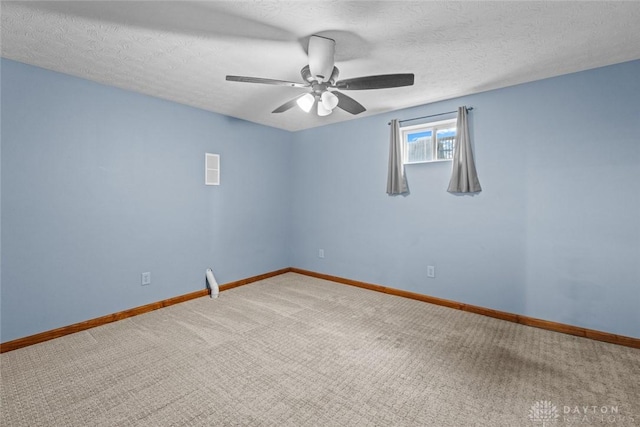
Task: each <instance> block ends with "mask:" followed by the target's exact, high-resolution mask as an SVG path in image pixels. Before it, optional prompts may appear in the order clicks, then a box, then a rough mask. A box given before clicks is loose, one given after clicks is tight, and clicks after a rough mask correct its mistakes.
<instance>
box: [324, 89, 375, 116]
mask: <svg viewBox="0 0 640 427" xmlns="http://www.w3.org/2000/svg"><path fill="white" fill-rule="evenodd" d="M331 93H333V94H334V95H335V96H337V97H338V107H340V108H342V109H343V110H344V111H346V112H347V113H351V114H354V115H355V114H360V113H362V112H364V111H367V109H366V108H364V107H363V106H362V104H360V103H359V102H358V101H356V100H355V99H353V98H351V97H350V96H347V95H345V94H344V93H341V92H338V91H337V90H334V91H331Z"/></svg>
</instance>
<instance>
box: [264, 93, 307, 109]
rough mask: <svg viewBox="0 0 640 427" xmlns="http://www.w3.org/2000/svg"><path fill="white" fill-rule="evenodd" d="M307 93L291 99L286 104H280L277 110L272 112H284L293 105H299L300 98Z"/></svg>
mask: <svg viewBox="0 0 640 427" xmlns="http://www.w3.org/2000/svg"><path fill="white" fill-rule="evenodd" d="M305 95H306V93H303V94H302V95H299V96H296V97H295V98H293V99H292V100H291V101H287V102H285V103H284V104H282V105H281V106H279V107H278V108H276V109H275V110H273V111H272V113H284V112H285V111H287V110H290V109H292V108H293V107H295V106H296V105H298V104H297V102H298V99H300V98H302V97H303V96H305Z"/></svg>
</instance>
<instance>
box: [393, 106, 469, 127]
mask: <svg viewBox="0 0 640 427" xmlns="http://www.w3.org/2000/svg"><path fill="white" fill-rule="evenodd" d="M471 110H473V107H467V111H471ZM457 112H458V110H455V111H447V112H444V113H438V114H431V115H429V116H422V117H414V118H413V119H405V120H398V123H404V122H410V121H413V120H420V119H428V118H429V117H437V116H444V115H445V114H453V113H457ZM387 124H388V125H390V124H391V122H389V123H387Z"/></svg>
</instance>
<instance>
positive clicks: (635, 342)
mask: <svg viewBox="0 0 640 427" xmlns="http://www.w3.org/2000/svg"><path fill="white" fill-rule="evenodd" d="M288 272H293V273H298V274H303V275H306V276H311V277H316V278H319V279H324V280H330V281H332V282H335V283H342V284H345V285H350V286H357V287H359V288H364V289H369V290H372V291H376V292H383V293H386V294H390V295H396V296H400V297H404V298H411V299H415V300H418V301H423V302H428V303H431V304H436V305H441V306H444V307H449V308H454V309H456V310H462V311H467V312H470V313H475V314H481V315H483V316H489V317H494V318H496V319H501V320H507V321H509V322H514V323H519V324H522V325H526V326H532V327H535V328H541V329H546V330H549V331H554V332H561V333H564V334H569V335H576V336H579V337H584V338H590V339H592V340H596V341H603V342H608V343H612V344H618V345H623V346H626V347H632V348H640V339H638V338H632V337H626V336H623V335H615V334H610V333H608V332H601V331H596V330H593V329H587V328H581V327H579V326H572V325H566V324H564V323H557V322H551V321H548V320H542V319H536V318H534V317H528V316H523V315H520V314H513V313H508V312H505V311H500V310H493V309H490V308H484V307H479V306H476V305H471V304H464V303H460V302H456V301H451V300H447V299H443V298H436V297H432V296H429V295H424V294H418V293H415V292H409V291H404V290H401V289H395V288H389V287H386V286H381V285H374V284H372V283H366V282H360V281H358V280H351V279H345V278H344V277H338V276H332V275H329V274H323V273H316V272H314V271H309V270H303V269H300V268H283V269H281V270H275V271H271V272H269V273H264V274H260V275H258V276H253V277H249V278H247V279H241V280H237V281H235V282H230V283H225V284H223V285H220V291H221V292H222V291H226V290H229V289H233V288H237V287H238V286H243V285H247V284H249V283H253V282H257V281H259V280H264V279H268V278H270V277H274V276H278V275H280V274H284V273H288ZM207 295H209V291H208V290H207V289H202V290H199V291H195V292H191V293H189V294H185V295H179V296H177V297H173V298H169V299H166V300H163V301H158V302H154V303H151V304H147V305H143V306H140V307H135V308H131V309H129V310H125V311H121V312H118V313H113V314H108V315H106V316H102V317H98V318H95V319H91V320H87V321H84V322H80V323H76V324H73V325H69V326H63V327H61V328H57V329H53V330H51V331H45V332H41V333H39V334H35V335H30V336H28V337H24V338H18V339H15V340H13V341H7V342H5V343H1V344H0V353H4V352H7V351H12V350H17V349H19V348H22V347H27V346H30V345H33V344H38V343H41V342H44V341H49V340H52V339H54V338H59V337H63V336H65V335H69V334H73V333H75V332H80V331H84V330H86V329H90V328H95V327H96V326H100V325H105V324H107V323H111V322H115V321H118V320H122V319H126V318H128V317H132V316H137V315H139V314H143V313H147V312H149V311H153V310H158V309H160V308H163V307H169V306H171V305H174V304H178V303H181V302H185V301H189V300H191V299H194V298H200V297H203V296H207Z"/></svg>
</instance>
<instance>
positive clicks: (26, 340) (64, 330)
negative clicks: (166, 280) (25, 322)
mask: <svg viewBox="0 0 640 427" xmlns="http://www.w3.org/2000/svg"><path fill="white" fill-rule="evenodd" d="M289 271H291V269H290V268H283V269H282V270H276V271H272V272H269V273H265V274H260V275H258V276H254V277H249V278H247V279H242V280H237V281H235V282H230V283H225V284H223V285H220V291H221V292H222V291H226V290H229V289H233V288H237V287H238V286H242V285H246V284H249V283H253V282H257V281H258V280H264V279H267V278H269V277H273V276H277V275H280V274H283V273H287V272H289ZM207 295H209V290H208V289H202V290H199V291H195V292H191V293H188V294H185V295H179V296H177V297H173V298H169V299H166V300H163V301H158V302H153V303H151V304H147V305H143V306H140V307H135V308H131V309H129V310H124V311H120V312H118V313H113V314H108V315H106V316H102V317H97V318H95V319H90V320H86V321H84V322H80V323H75V324H73V325H69V326H63V327H61V328H57V329H53V330H50V331H45V332H41V333H39V334H35V335H30V336H28V337H23V338H18V339H15V340H13V341H7V342H5V343H1V344H0V353H4V352H7V351H12V350H17V349H19V348H22V347H27V346H30V345H33V344H38V343H41V342H44V341H49V340H52V339H54V338H59V337H63V336H65V335H69V334H73V333H76V332H80V331H84V330H86V329H90V328H95V327H96V326H101V325H106V324H107V323H111V322H115V321H118V320H122V319H126V318H128V317H133V316H137V315H139V314H143V313H148V312H149V311H153V310H158V309H160V308H163V307H169V306H170V305H174V304H179V303H181V302H185V301H189V300H192V299H194V298H200V297H203V296H207Z"/></svg>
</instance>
